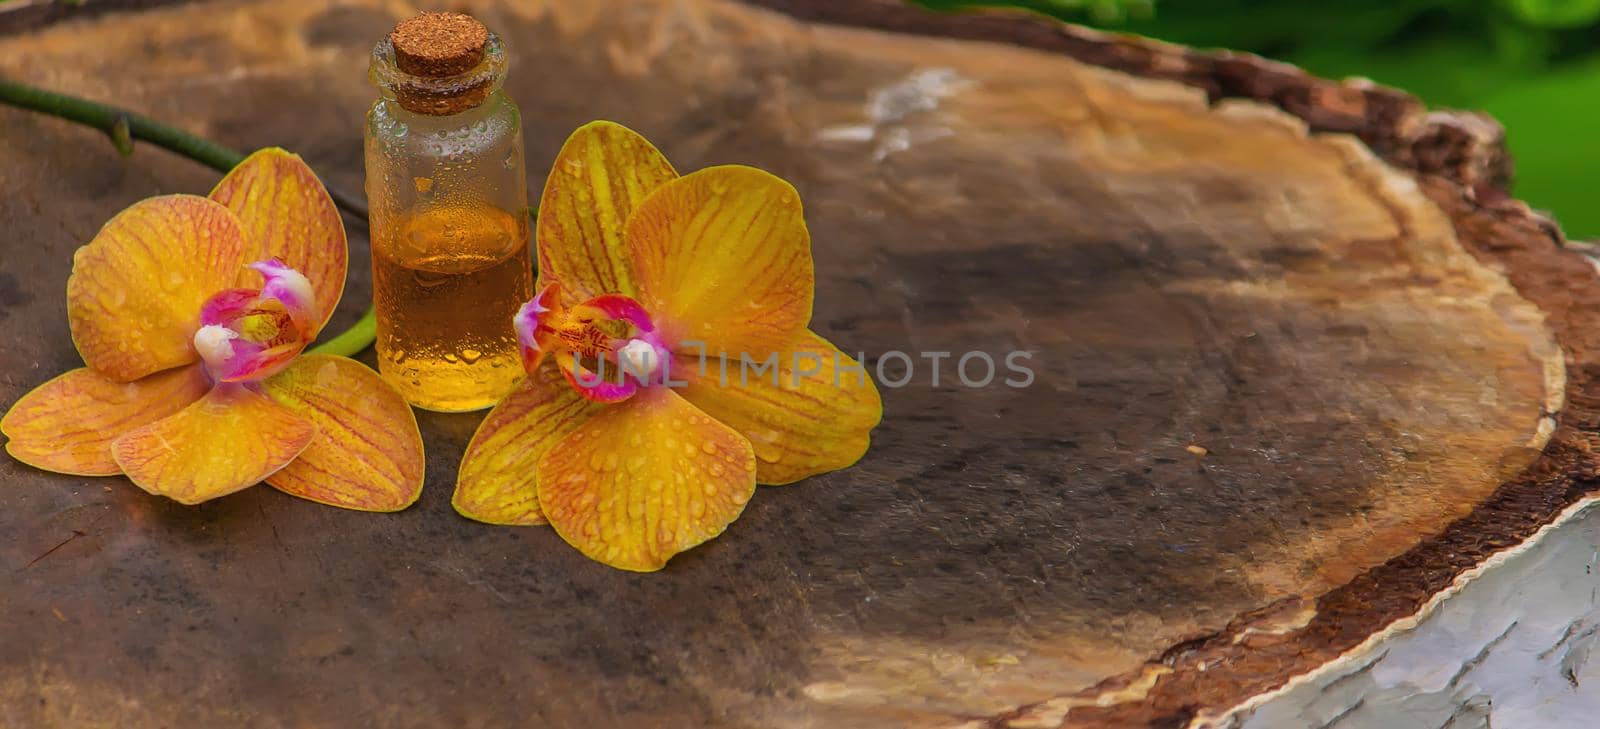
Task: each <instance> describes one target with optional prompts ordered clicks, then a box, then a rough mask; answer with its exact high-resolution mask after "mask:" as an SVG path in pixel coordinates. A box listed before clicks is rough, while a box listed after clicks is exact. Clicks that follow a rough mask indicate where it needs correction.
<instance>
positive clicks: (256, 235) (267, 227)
mask: <svg viewBox="0 0 1600 729" xmlns="http://www.w3.org/2000/svg"><path fill="white" fill-rule="evenodd" d="M211 199H212V200H215V201H217V202H219V203H221V204H223V205H224V206H226V207H227V208H228V209H229V210H232V211H233V212H234V214H235V215H237V216H238V218H239V222H240V224H241V226H242V230H243V231H244V237H245V241H246V243H247V244H248V248H247V249H246V250H247V251H248V253H249V256H248V257H247V259H246V260H257V259H264V258H276V259H279V260H280V261H281V262H282V264H283V265H285V266H287V267H289V268H292V269H294V270H296V271H298V272H300V273H301V274H304V276H305V278H306V279H307V280H308V281H309V282H310V284H311V287H312V290H313V292H314V295H313V301H312V304H311V306H310V307H309V310H310V311H312V312H315V313H314V314H313V315H312V316H311V317H310V322H311V324H310V326H309V327H308V330H307V331H308V334H309V335H310V336H311V338H313V339H314V338H316V334H317V332H318V331H321V329H322V326H323V325H324V324H325V323H327V321H328V317H330V316H332V315H333V310H334V308H335V307H337V306H338V305H339V297H340V295H341V294H342V293H343V292H344V278H345V269H346V267H347V265H348V261H349V256H350V251H349V245H348V243H347V241H346V237H345V230H344V221H342V220H340V218H339V209H338V208H337V207H335V206H334V204H333V198H332V197H330V196H329V195H328V190H327V188H325V187H323V185H322V182H321V181H320V180H318V179H317V176H316V173H314V172H312V171H311V168H310V167H308V166H307V165H306V163H305V162H304V161H303V160H301V159H300V156H299V155H296V154H292V153H290V152H286V151H284V150H282V149H278V148H276V147H270V148H267V149H261V150H257V151H256V152H255V153H253V154H251V155H250V156H249V157H246V158H245V160H244V161H243V162H240V163H239V164H238V166H236V167H234V168H233V171H231V172H229V173H228V174H227V176H226V177H223V178H222V181H221V182H219V183H217V187H216V189H214V190H212V191H211ZM231 285H234V286H240V287H244V288H253V289H260V288H261V286H262V277H261V276H259V275H257V273H256V272H255V271H249V270H247V271H242V272H236V278H234V279H232V284H231ZM217 288H224V286H218V287H217ZM213 290H214V289H213ZM206 293H210V292H209V291H208V292H206ZM284 303H285V304H287V303H288V302H284Z"/></svg>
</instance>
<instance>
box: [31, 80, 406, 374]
mask: <svg viewBox="0 0 1600 729" xmlns="http://www.w3.org/2000/svg"><path fill="white" fill-rule="evenodd" d="M0 103H4V104H9V105H11V106H15V107H20V108H23V109H31V110H33V111H37V112H40V113H43V114H49V115H51V116H56V117H60V118H62V119H66V120H69V121H75V122H77V123H79V124H83V125H85V126H90V127H94V128H95V129H99V130H100V131H102V132H105V133H106V136H108V137H109V138H110V139H111V143H112V145H113V146H115V147H116V148H117V151H119V152H121V153H122V154H124V155H126V154H129V153H131V152H132V151H133V142H134V140H141V141H145V142H149V143H151V144H154V145H156V146H158V147H161V148H163V149H167V150H169V151H172V152H176V153H178V154H181V155H183V156H185V157H188V158H189V159H192V160H194V161H196V162H199V163H200V164H203V165H206V166H207V167H210V168H212V169H214V170H217V171H218V172H222V173H224V174H226V173H227V172H228V170H231V169H233V168H234V166H235V165H238V164H239V163H240V162H241V161H243V160H244V157H245V156H244V155H243V154H240V153H238V152H235V151H234V150H231V149H228V148H227V147H224V146H222V145H220V144H217V143H215V142H212V141H210V140H207V139H202V138H200V137H197V136H195V135H193V134H190V133H188V132H186V131H183V130H182V129H179V128H177V127H174V126H171V125H168V124H163V123H161V122H158V121H156V120H154V119H151V118H150V117H147V116H144V115H143V114H136V113H134V112H131V111H128V110H126V109H120V108H118V107H115V106H109V105H106V104H101V103H98V102H94V101H89V100H88V99H80V98H77V97H75V96H68V95H66V94H58V93H56V92H54V91H46V90H44V89H41V88H37V87H34V86H29V85H27V84H23V83H18V82H16V81H11V80H9V79H4V78H0ZM329 194H330V196H331V197H333V202H334V204H336V205H338V206H339V208H340V209H341V210H343V211H345V212H346V213H348V214H349V215H351V216H352V217H355V218H356V219H358V220H359V221H361V222H363V223H365V222H366V220H367V206H366V205H364V204H362V203H361V202H359V201H357V200H355V199H354V198H352V197H350V196H349V195H345V194H343V193H341V192H339V191H338V190H332V189H330V190H329ZM376 336H377V323H376V320H375V319H374V318H373V311H372V309H371V308H368V309H367V313H366V315H365V316H363V317H361V320H360V321H358V322H356V323H355V326H352V327H350V328H349V329H347V330H345V331H344V332H342V333H340V334H338V335H335V336H334V337H332V338H330V339H328V340H327V341H326V342H323V343H322V344H320V345H318V346H317V347H316V348H314V349H313V350H312V351H313V352H322V353H325V354H338V355H343V356H345V357H352V356H355V355H356V354H359V353H360V352H361V350H363V349H366V348H367V347H368V346H371V344H372V340H373V339H374V338H376Z"/></svg>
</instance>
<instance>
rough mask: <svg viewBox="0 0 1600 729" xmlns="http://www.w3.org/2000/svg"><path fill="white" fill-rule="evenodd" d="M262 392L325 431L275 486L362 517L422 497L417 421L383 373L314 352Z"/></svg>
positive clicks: (273, 479) (268, 382)
mask: <svg viewBox="0 0 1600 729" xmlns="http://www.w3.org/2000/svg"><path fill="white" fill-rule="evenodd" d="M261 387H262V390H263V391H264V392H265V393H266V394H267V396H268V397H271V398H272V399H273V400H275V401H277V403H278V404H279V405H282V406H283V407H285V408H288V409H289V410H291V411H293V412H294V413H296V414H297V415H299V416H300V417H302V418H304V419H306V420H308V421H310V422H312V423H314V424H316V427H317V435H316V437H315V438H313V439H312V441H311V445H310V446H309V447H307V448H306V449H305V451H304V452H302V453H301V454H300V457H299V458H296V459H294V461H293V462H292V463H290V464H289V465H287V466H285V467H284V468H283V470H281V471H278V472H277V473H274V474H272V475H271V476H268V477H267V479H266V481H267V483H268V484H270V485H271V486H272V487H273V488H276V489H278V490H279V491H283V492H285V493H288V494H293V495H295V496H299V497H300V498H303V499H310V500H311V501H315V502H318V503H321V504H328V505H331V506H340V507H344V508H346V509H356V510H360V511H399V510H401V509H404V508H406V507H408V506H410V505H411V504H413V503H415V502H416V500H417V497H418V496H419V495H421V493H422V479H423V451H422V435H421V433H419V432H418V431H417V419H416V415H415V414H414V413H412V411H411V406H410V405H407V404H406V401H405V398H403V397H401V396H400V393H399V392H396V391H395V389H394V387H393V386H391V385H389V384H388V383H387V382H384V380H383V378H382V377H380V376H378V373H376V372H373V371H372V370H370V369H368V368H367V367H366V365H363V364H361V363H360V362H357V361H355V360H353V359H348V358H345V357H335V356H332V355H326V354H309V355H305V356H302V357H300V358H299V359H297V360H295V361H294V364H292V365H290V366H289V367H288V369H285V370H284V371H283V372H281V373H279V374H277V375H275V376H273V377H272V378H271V379H268V380H266V381H264V382H263V383H262V385H261Z"/></svg>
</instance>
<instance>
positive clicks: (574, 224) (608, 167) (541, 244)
mask: <svg viewBox="0 0 1600 729" xmlns="http://www.w3.org/2000/svg"><path fill="white" fill-rule="evenodd" d="M677 176H678V173H677V172H675V171H673V169H672V165H671V164H670V163H668V162H667V158H666V157H664V156H662V154H661V152H659V151H657V150H656V148H655V147H654V146H652V145H651V144H650V142H649V141H648V140H646V139H645V138H644V137H642V136H639V134H638V133H637V132H634V131H633V130H631V129H628V128H627V127H624V126H622V125H620V124H616V123H614V122H608V121H597V122H590V123H589V124H585V125H583V126H581V127H579V128H578V130H577V131H575V132H573V133H572V136H571V137H568V138H567V141H566V143H565V144H563V145H562V147H561V152H560V153H559V154H557V155H556V161H555V164H554V165H553V166H552V167H551V169H550V176H549V178H548V179H547V180H546V181H545V186H544V196H543V197H542V198H541V199H540V201H539V220H538V225H537V232H536V234H535V237H536V239H537V240H538V250H539V275H540V277H541V279H542V280H545V281H550V280H555V281H560V282H561V283H562V284H563V285H565V286H566V287H567V288H569V289H570V290H571V291H572V295H573V296H574V297H575V298H577V299H579V300H582V299H588V298H592V297H595V296H599V295H600V294H606V293H623V294H632V293H633V292H634V286H633V283H632V277H631V276H630V275H629V273H628V265H629V261H628V257H627V254H626V252H625V249H624V248H623V245H622V229H623V224H624V223H626V222H627V220H628V216H629V215H631V214H632V213H633V211H634V208H636V207H638V205H639V203H640V202H641V201H643V200H644V199H645V198H646V196H648V195H649V194H650V193H651V192H653V191H654V190H655V189H656V188H658V187H660V186H661V185H663V184H665V183H666V182H668V181H670V180H672V179H674V178H676V177H677Z"/></svg>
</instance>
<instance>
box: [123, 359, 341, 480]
mask: <svg viewBox="0 0 1600 729" xmlns="http://www.w3.org/2000/svg"><path fill="white" fill-rule="evenodd" d="M316 432H317V426H316V425H314V424H312V422H311V421H310V420H307V419H306V418H303V417H301V416H299V415H296V414H295V413H294V412H292V411H290V410H289V409H288V408H285V407H283V406H282V405H279V404H277V403H275V402H273V401H272V400H270V399H268V398H267V397H266V396H265V395H262V394H260V393H257V392H255V391H254V390H251V389H249V388H246V387H244V386H242V385H218V386H217V387H214V388H212V389H211V391H210V392H208V393H206V395H205V396H204V397H202V398H200V400H198V401H197V402H194V403H192V404H190V405H189V406H188V407H186V408H184V409H183V410H180V411H178V412H177V413H176V414H174V415H171V416H168V417H166V418H163V419H161V420H158V421H156V422H154V423H151V424H149V425H145V426H143V427H140V428H135V429H133V430H131V431H128V432H127V433H124V434H123V435H122V436H121V437H119V438H117V439H116V440H115V441H113V442H112V444H111V455H112V457H113V458H115V459H116V461H117V465H119V466H121V467H122V472H123V473H126V474H127V475H128V478H129V480H131V481H133V483H134V484H135V485H137V486H138V487H139V488H142V489H144V490H145V491H148V492H150V493H152V494H156V495H157V496H166V497H168V498H170V499H173V500H174V501H177V502H179V503H183V504H198V503H200V502H202V501H209V500H211V499H214V498H217V497H219V496H226V495H228V494H231V493H233V492H235V491H239V490H241V489H243V488H246V487H248V486H251V485H253V484H256V483H260V482H261V481H262V480H263V479H265V478H267V477H268V476H271V475H272V474H273V473H275V472H277V471H278V469H280V468H283V467H284V466H286V465H288V464H289V462H290V461H293V460H294V459H295V456H298V455H300V452H301V451H304V450H305V449H306V446H308V445H310V444H311V440H312V438H313V436H315V435H316Z"/></svg>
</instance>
